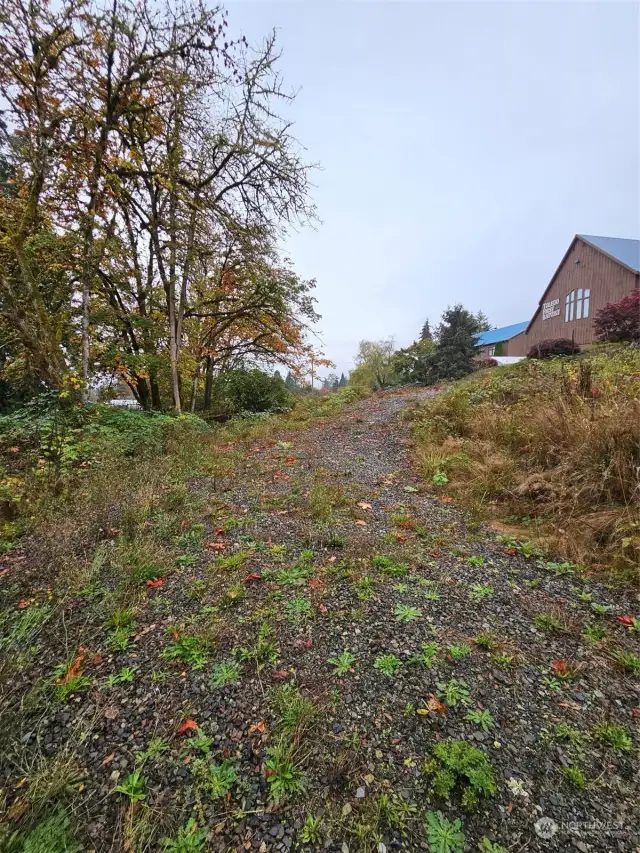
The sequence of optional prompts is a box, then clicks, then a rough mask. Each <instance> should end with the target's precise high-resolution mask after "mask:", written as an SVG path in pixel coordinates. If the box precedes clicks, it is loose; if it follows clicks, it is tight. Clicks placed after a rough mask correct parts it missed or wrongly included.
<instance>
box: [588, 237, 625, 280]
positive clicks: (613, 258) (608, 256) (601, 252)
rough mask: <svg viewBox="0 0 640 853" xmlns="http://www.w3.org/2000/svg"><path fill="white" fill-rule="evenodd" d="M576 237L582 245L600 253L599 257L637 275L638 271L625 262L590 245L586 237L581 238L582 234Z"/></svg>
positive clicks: (598, 247)
mask: <svg viewBox="0 0 640 853" xmlns="http://www.w3.org/2000/svg"><path fill="white" fill-rule="evenodd" d="M576 237H578V238H579V239H580V240H582V242H583V243H586V244H587V246H591V248H592V249H596V250H597V251H598V252H600V254H601V255H604V256H605V257H606V258H609V260H611V261H615V262H616V263H617V264H620V266H621V267H624V268H625V269H626V270H629V272H632V273H635V274H636V275H638V273H639V272H640V270H636V269H634V268H633V267H630V266H629V264H625V262H624V261H621V260H620V258H616V257H615V255H610V254H609V252H605V250H604V249H601V248H600V246H596V244H595V243H592V242H591V240H589V239H588V237H583V236H582V234H576Z"/></svg>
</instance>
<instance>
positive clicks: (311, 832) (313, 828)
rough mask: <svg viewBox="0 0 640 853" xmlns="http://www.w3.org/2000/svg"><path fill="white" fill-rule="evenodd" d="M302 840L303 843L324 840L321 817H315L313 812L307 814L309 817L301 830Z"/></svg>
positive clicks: (315, 842)
mask: <svg viewBox="0 0 640 853" xmlns="http://www.w3.org/2000/svg"><path fill="white" fill-rule="evenodd" d="M300 841H301V842H302V843H303V844H319V843H320V842H321V841H322V818H321V817H314V816H313V815H312V814H310V815H307V819H306V820H305V822H304V826H303V827H302V831H301V832H300Z"/></svg>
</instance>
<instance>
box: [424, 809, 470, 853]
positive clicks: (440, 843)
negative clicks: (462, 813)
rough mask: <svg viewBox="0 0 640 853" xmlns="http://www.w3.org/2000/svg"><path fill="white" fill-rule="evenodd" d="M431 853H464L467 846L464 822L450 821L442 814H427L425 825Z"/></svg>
mask: <svg viewBox="0 0 640 853" xmlns="http://www.w3.org/2000/svg"><path fill="white" fill-rule="evenodd" d="M425 833H426V836H427V844H428V845H429V853H463V851H464V845H465V837H464V832H463V831H462V821H461V820H460V819H459V818H456V820H454V821H450V820H448V819H447V818H446V817H444V815H443V814H442V812H427V823H426V825H425Z"/></svg>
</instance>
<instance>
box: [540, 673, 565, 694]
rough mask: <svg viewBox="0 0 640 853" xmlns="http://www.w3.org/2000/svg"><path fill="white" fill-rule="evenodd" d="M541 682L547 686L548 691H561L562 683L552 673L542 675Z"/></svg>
mask: <svg viewBox="0 0 640 853" xmlns="http://www.w3.org/2000/svg"><path fill="white" fill-rule="evenodd" d="M541 684H542V686H543V687H546V688H547V690H548V691H549V693H562V683H561V682H560V681H558V679H557V678H554V677H553V676H552V675H544V676H543V677H542V679H541Z"/></svg>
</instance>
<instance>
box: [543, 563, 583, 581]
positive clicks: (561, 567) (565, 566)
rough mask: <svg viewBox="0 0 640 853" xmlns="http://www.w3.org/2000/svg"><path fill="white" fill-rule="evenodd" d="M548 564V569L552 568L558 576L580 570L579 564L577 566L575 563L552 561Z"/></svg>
mask: <svg viewBox="0 0 640 853" xmlns="http://www.w3.org/2000/svg"><path fill="white" fill-rule="evenodd" d="M546 566H547V568H548V569H551V571H552V572H555V574H556V575H557V576H558V577H561V576H562V575H571V574H573V573H574V572H575V571H577V570H578V566H576V564H575V563H552V562H551V563H547V564H546Z"/></svg>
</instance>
